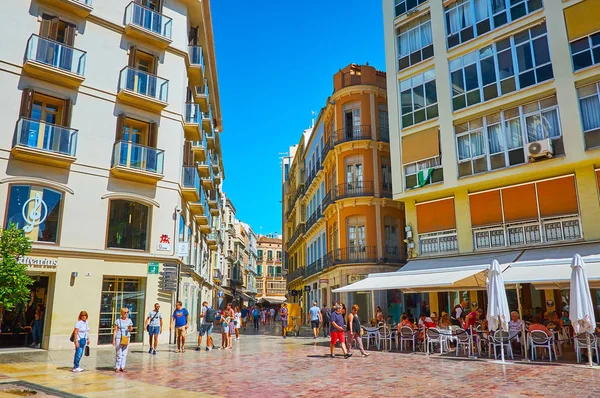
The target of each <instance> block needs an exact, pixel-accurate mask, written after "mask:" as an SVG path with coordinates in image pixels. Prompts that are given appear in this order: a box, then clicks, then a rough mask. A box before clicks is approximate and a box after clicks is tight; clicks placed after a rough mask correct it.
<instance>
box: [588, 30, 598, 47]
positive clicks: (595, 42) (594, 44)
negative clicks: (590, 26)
mask: <svg viewBox="0 0 600 398" xmlns="http://www.w3.org/2000/svg"><path fill="white" fill-rule="evenodd" d="M590 37H591V38H592V46H597V45H600V32H599V33H594V34H593V35H591V36H590Z"/></svg>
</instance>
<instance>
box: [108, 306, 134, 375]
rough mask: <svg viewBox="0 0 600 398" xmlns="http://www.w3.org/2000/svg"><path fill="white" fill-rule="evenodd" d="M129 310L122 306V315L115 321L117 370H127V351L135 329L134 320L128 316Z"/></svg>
mask: <svg viewBox="0 0 600 398" xmlns="http://www.w3.org/2000/svg"><path fill="white" fill-rule="evenodd" d="M128 314H129V310H128V309H127V308H121V317H120V318H119V319H117V320H116V321H115V331H114V338H113V346H115V347H116V356H117V358H116V363H115V372H118V371H121V372H126V370H125V363H126V362H127V351H128V348H129V339H130V338H131V331H132V330H133V322H131V319H129V318H128V317H127V315H128Z"/></svg>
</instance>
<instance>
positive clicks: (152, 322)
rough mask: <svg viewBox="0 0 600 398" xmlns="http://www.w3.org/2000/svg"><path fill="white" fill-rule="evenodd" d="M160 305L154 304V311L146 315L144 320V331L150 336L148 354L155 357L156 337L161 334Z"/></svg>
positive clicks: (161, 317) (161, 318)
mask: <svg viewBox="0 0 600 398" xmlns="http://www.w3.org/2000/svg"><path fill="white" fill-rule="evenodd" d="M159 309H160V304H158V303H155V304H154V310H153V311H150V312H149V313H148V317H147V318H146V330H147V331H148V335H149V336H150V349H149V350H148V354H153V355H156V348H158V336H159V335H160V334H161V333H162V329H163V316H162V314H161V313H160V311H159Z"/></svg>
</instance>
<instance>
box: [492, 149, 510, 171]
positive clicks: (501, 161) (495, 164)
mask: <svg viewBox="0 0 600 398" xmlns="http://www.w3.org/2000/svg"><path fill="white" fill-rule="evenodd" d="M490 165H491V167H492V170H497V169H501V168H503V167H506V159H505V158H504V152H502V153H498V154H496V155H491V156H490Z"/></svg>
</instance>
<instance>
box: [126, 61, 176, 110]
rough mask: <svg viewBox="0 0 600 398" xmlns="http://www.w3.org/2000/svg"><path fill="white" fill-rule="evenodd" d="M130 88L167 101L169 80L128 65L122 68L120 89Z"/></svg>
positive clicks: (138, 92) (135, 91)
mask: <svg viewBox="0 0 600 398" xmlns="http://www.w3.org/2000/svg"><path fill="white" fill-rule="evenodd" d="M121 90H129V91H133V92H134V93H137V94H141V95H145V96H147V97H151V98H154V99H156V100H159V101H162V102H167V99H168V96H169V81H168V80H166V79H163V78H162V77H158V76H155V75H151V74H150V73H146V72H144V71H141V70H137V69H133V68H130V67H128V66H126V67H125V68H123V69H121V73H120V75H119V91H121Z"/></svg>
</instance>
